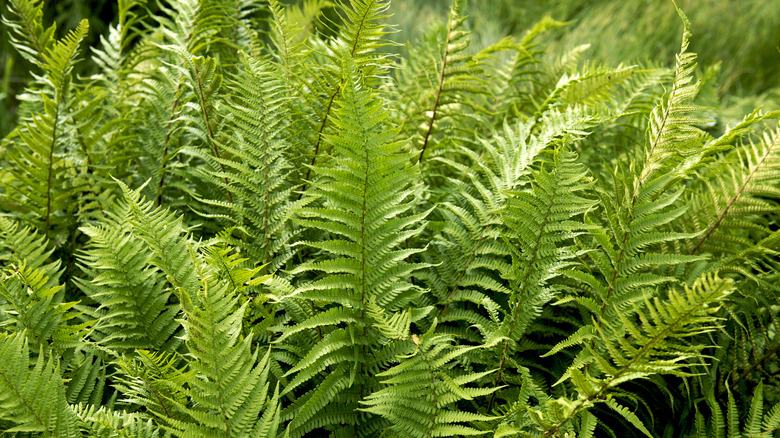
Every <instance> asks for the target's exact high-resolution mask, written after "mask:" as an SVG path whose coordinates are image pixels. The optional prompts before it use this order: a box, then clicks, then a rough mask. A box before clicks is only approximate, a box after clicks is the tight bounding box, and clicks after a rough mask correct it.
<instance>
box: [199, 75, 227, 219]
mask: <svg viewBox="0 0 780 438" xmlns="http://www.w3.org/2000/svg"><path fill="white" fill-rule="evenodd" d="M192 68H193V70H195V84H196V85H197V86H198V102H199V103H200V110H201V113H202V114H203V122H204V123H205V124H206V132H207V133H208V135H209V143H210V144H211V150H212V152H214V156H215V157H216V158H217V164H219V170H221V171H222V173H223V174H224V173H225V165H224V164H222V162H221V161H220V157H219V150H218V149H217V143H216V142H215V141H214V132H213V131H212V130H211V123H210V120H209V113H208V111H207V110H206V98H205V96H203V85H202V84H201V82H200V76H199V75H198V74H199V73H198V66H197V65H196V64H193V66H192ZM222 182H224V183H225V187H226V188H225V191H226V192H227V196H228V201H229V202H230V203H231V204H232V203H233V194H232V193H230V190H228V189H227V186H228V180H227V177H224V176H223V177H222Z"/></svg>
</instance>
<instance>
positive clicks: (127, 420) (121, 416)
mask: <svg viewBox="0 0 780 438" xmlns="http://www.w3.org/2000/svg"><path fill="white" fill-rule="evenodd" d="M73 410H74V411H75V412H76V416H77V417H78V418H79V427H80V429H81V433H82V434H85V435H86V436H89V437H95V438H116V437H127V438H130V437H133V438H164V437H168V436H170V435H169V434H167V433H164V432H162V431H161V430H160V429H159V428H158V427H156V426H155V425H154V424H153V423H152V421H151V420H149V419H145V418H144V417H143V416H141V415H138V414H137V413H128V412H125V411H117V410H111V409H107V408H106V407H105V406H104V407H100V408H97V407H95V405H78V406H74V407H73Z"/></svg>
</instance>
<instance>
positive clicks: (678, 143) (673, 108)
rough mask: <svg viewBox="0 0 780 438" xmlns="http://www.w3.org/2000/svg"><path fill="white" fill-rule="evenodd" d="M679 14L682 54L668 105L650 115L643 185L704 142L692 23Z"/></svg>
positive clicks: (641, 176) (676, 67)
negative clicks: (697, 102) (696, 102)
mask: <svg viewBox="0 0 780 438" xmlns="http://www.w3.org/2000/svg"><path fill="white" fill-rule="evenodd" d="M677 13H678V14H679V15H680V18H681V19H682V22H683V35H682V43H681V46H680V53H679V54H678V55H677V62H676V66H675V70H674V80H673V82H672V88H671V90H670V91H669V94H668V98H667V102H666V103H663V102H662V103H660V104H658V106H656V107H655V109H654V110H653V111H652V113H651V114H650V126H649V127H648V132H647V135H648V138H647V143H646V146H645V151H644V159H643V164H642V170H641V173H640V174H639V177H638V181H639V182H640V184H641V183H643V182H644V181H647V180H648V179H649V178H650V176H651V174H652V173H653V172H654V171H656V170H658V169H659V168H661V167H662V165H663V163H664V162H665V161H667V159H669V158H679V157H686V156H689V155H691V154H694V153H696V152H697V151H698V150H699V149H700V147H701V146H702V142H703V141H702V140H703V137H704V135H703V133H702V131H701V130H700V129H698V128H696V127H695V125H696V124H703V123H705V122H704V121H703V120H701V119H699V118H697V117H696V116H695V113H696V111H700V110H701V109H702V108H700V107H697V106H695V105H694V104H693V103H692V102H693V99H694V98H695V97H696V95H697V94H698V92H699V84H698V83H694V84H691V82H692V81H693V73H694V71H695V69H696V54H695V53H690V52H688V44H689V43H690V37H691V32H690V25H691V23H690V21H688V17H687V16H686V15H685V13H683V12H682V10H680V9H679V8H677Z"/></svg>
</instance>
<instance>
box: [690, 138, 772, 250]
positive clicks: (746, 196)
mask: <svg viewBox="0 0 780 438" xmlns="http://www.w3.org/2000/svg"><path fill="white" fill-rule="evenodd" d="M778 175H780V130H775V131H774V132H773V131H768V132H764V133H763V136H762V138H760V139H759V141H756V142H754V141H749V142H745V143H744V144H743V145H742V146H741V147H739V148H737V149H735V150H734V151H733V152H731V153H729V154H726V155H725V156H724V158H723V159H721V160H719V161H717V162H715V163H713V165H712V166H711V168H710V172H707V176H708V177H707V178H706V179H703V180H702V182H701V186H702V188H703V189H704V190H703V193H701V194H697V195H695V196H694V197H693V199H692V204H693V207H692V208H691V209H690V210H689V212H688V214H687V215H686V220H685V221H684V223H685V224H686V227H685V228H686V229H688V230H691V231H693V232H695V233H696V237H695V238H692V239H690V241H689V243H688V244H687V249H688V251H689V253H690V254H697V253H704V252H709V253H712V254H713V255H717V256H728V255H733V254H735V253H736V252H739V251H740V250H743V249H746V247H750V246H752V245H753V243H754V242H755V241H757V240H759V239H761V238H762V237H763V236H766V235H767V234H769V233H771V229H770V227H769V226H768V224H766V223H762V222H758V221H754V220H751V218H754V217H756V216H761V215H767V214H772V213H773V212H776V211H777V208H778V206H777V203H776V202H775V201H773V200H772V199H773V198H776V197H777V196H778V195H780V189H778V188H777V187H776V185H774V184H772V182H773V181H774V180H775V179H776V178H777V177H778ZM748 230H749V231H748ZM746 232H749V233H750V234H751V235H752V236H751V237H750V238H749V240H746V239H745V238H744V237H746V236H745V233H746Z"/></svg>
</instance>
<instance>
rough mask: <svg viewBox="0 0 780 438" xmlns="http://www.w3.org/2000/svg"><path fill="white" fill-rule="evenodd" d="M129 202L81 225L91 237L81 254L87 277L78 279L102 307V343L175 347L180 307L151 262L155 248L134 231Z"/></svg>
mask: <svg viewBox="0 0 780 438" xmlns="http://www.w3.org/2000/svg"><path fill="white" fill-rule="evenodd" d="M127 207H128V205H127V204H125V205H123V206H122V207H120V209H119V211H117V213H116V214H109V217H108V219H106V220H104V221H103V222H102V223H100V224H99V225H91V226H87V227H84V228H82V230H81V231H82V232H83V233H84V234H85V235H87V236H88V237H89V238H90V244H89V246H88V247H87V250H86V251H85V252H84V253H83V254H82V255H81V256H80V260H81V264H82V270H83V271H84V273H85V277H86V278H84V279H77V280H76V282H77V284H78V285H79V287H80V288H81V290H82V291H83V292H84V293H85V294H86V295H87V296H88V297H90V298H91V299H92V300H94V301H95V302H96V303H98V304H99V305H100V306H99V307H98V308H97V309H96V311H97V312H98V313H99V315H100V320H99V322H100V323H99V325H97V326H96V327H95V330H97V331H98V332H99V333H102V334H103V336H104V337H103V338H102V339H100V342H101V343H102V344H103V345H105V346H106V347H109V348H112V349H135V348H138V349H143V348H147V349H149V348H151V349H154V350H161V351H174V350H175V349H176V347H177V346H178V345H179V343H180V340H179V339H178V338H179V335H181V333H180V324H179V322H178V321H176V318H177V317H178V315H179V312H180V308H179V305H178V303H175V302H174V300H173V299H172V298H173V297H172V293H171V291H170V290H166V281H165V278H164V277H163V276H162V275H160V274H159V273H158V272H157V268H156V267H153V266H152V257H153V253H152V252H151V251H149V249H148V247H147V245H146V244H145V243H144V241H143V240H140V239H138V238H137V237H136V236H135V235H133V234H132V233H131V225H130V224H129V222H128V219H129V217H128V215H129V211H128V209H127Z"/></svg>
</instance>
